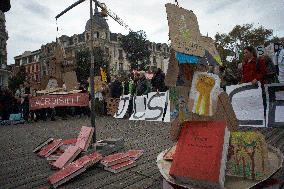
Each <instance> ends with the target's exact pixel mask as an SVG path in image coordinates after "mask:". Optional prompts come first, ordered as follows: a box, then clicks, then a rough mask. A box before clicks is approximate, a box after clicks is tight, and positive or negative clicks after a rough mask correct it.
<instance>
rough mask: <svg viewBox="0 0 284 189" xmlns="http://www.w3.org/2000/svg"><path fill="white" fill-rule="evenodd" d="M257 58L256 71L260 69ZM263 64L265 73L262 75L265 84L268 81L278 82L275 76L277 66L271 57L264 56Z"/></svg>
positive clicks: (268, 82)
mask: <svg viewBox="0 0 284 189" xmlns="http://www.w3.org/2000/svg"><path fill="white" fill-rule="evenodd" d="M259 61H260V60H259V58H257V59H256V71H259V70H260V64H259ZM264 61H265V65H266V74H265V76H264V78H263V79H264V81H265V83H267V84H270V83H279V82H278V77H277V68H276V66H275V65H274V64H273V61H272V59H271V58H270V57H269V56H265V57H264Z"/></svg>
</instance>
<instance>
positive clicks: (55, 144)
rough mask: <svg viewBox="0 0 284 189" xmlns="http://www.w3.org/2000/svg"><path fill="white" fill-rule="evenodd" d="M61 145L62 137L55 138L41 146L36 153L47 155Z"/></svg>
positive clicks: (42, 155)
mask: <svg viewBox="0 0 284 189" xmlns="http://www.w3.org/2000/svg"><path fill="white" fill-rule="evenodd" d="M61 145H62V139H56V140H54V141H52V142H51V143H50V144H48V145H47V146H45V147H43V148H42V150H41V151H40V152H39V153H38V155H39V156H41V157H48V156H49V155H50V154H52V153H53V152H54V151H55V150H57V149H58V148H59V147H60V146H61Z"/></svg>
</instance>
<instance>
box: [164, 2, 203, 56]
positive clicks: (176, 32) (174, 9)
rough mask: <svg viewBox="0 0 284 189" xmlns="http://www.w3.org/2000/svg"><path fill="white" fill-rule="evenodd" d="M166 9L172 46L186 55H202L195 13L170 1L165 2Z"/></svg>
mask: <svg viewBox="0 0 284 189" xmlns="http://www.w3.org/2000/svg"><path fill="white" fill-rule="evenodd" d="M166 11H167V15H168V16H167V18H168V24H169V35H170V40H171V45H172V48H173V49H174V50H176V51H178V52H182V53H185V54H188V55H195V56H200V57H202V56H204V49H203V47H202V46H201V45H200V44H199V40H200V37H201V34H200V31H199V26H198V22H197V18H196V16H195V14H194V13H193V12H192V11H189V10H186V9H184V8H181V7H178V6H176V5H174V4H170V3H167V4H166Z"/></svg>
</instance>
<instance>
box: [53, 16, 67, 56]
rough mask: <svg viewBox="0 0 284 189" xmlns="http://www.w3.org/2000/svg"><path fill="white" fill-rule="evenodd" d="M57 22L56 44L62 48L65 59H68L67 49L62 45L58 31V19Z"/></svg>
mask: <svg viewBox="0 0 284 189" xmlns="http://www.w3.org/2000/svg"><path fill="white" fill-rule="evenodd" d="M55 20H56V43H57V44H58V45H59V47H60V48H61V50H62V52H63V58H64V59H65V58H66V54H65V49H64V45H63V44H62V43H61V41H60V39H59V29H58V23H57V18H56V19H55Z"/></svg>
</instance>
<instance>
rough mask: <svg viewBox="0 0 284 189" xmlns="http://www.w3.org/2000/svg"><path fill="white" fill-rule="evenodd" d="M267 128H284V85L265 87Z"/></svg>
mask: <svg viewBox="0 0 284 189" xmlns="http://www.w3.org/2000/svg"><path fill="white" fill-rule="evenodd" d="M265 91H266V102H267V108H266V126H267V127H282V128H284V84H270V85H265Z"/></svg>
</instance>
